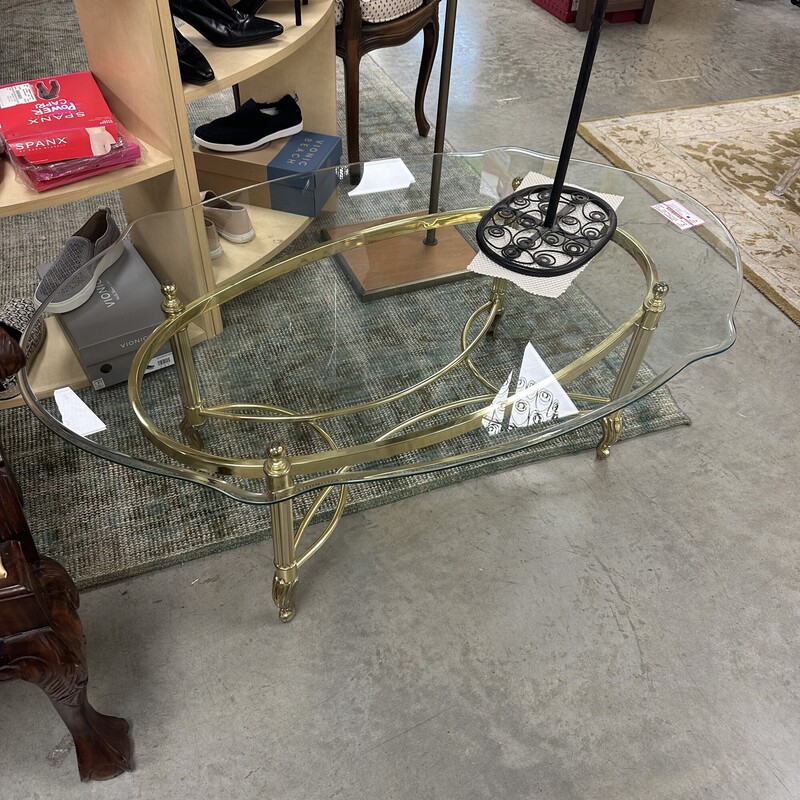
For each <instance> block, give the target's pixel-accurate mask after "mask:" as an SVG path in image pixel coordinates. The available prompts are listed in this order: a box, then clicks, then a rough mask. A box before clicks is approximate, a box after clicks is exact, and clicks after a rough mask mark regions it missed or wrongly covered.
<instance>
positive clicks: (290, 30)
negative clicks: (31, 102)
mask: <svg viewBox="0 0 800 800" xmlns="http://www.w3.org/2000/svg"><path fill="white" fill-rule="evenodd" d="M302 12H303V24H302V25H300V26H297V25H295V24H294V2H293V0H271V2H270V3H269V5H268V6H267V7H266V8H265V10H264V12H263V16H265V17H267V18H269V19H272V20H275V22H280V23H281V25H283V28H284V32H283V33H282V34H281V35H280V36H276V37H275V38H274V39H270V40H269V41H267V42H264V43H262V44H257V45H250V46H249V47H214V46H213V45H212V44H210V43H209V41H208V40H207V39H205V38H204V37H203V36H201V35H200V34H199V33H198V32H197V31H196V30H195V29H194V28H192V27H191V26H190V25H188V24H187V25H183V26H181V29H180V31H181V33H182V34H183V35H184V36H185V37H186V38H187V39H188V40H189V41H190V42H191V43H192V44H193V45H195V47H197V48H198V49H199V50H200V52H202V54H203V55H204V56H205V57H206V58H207V59H208V62H209V64H211V67H212V69H213V70H214V75H215V76H216V78H215V80H213V81H211V83H207V84H205V85H204V86H190V85H188V84H185V85H184V88H183V96H184V99H185V100H186V102H187V103H190V102H192V101H193V100H199V99H200V98H201V97H207V96H208V95H210V94H213V93H214V92H218V91H220V90H221V89H227V88H228V87H230V86H233V85H235V84H238V83H241V82H242V81H245V80H247V79H248V78H253V77H255V76H257V75H259V74H261V73H262V72H264V71H266V70H268V69H270V68H271V67H273V66H275V65H276V64H278V63H279V62H281V61H283V60H284V59H285V58H288V57H289V56H290V55H292V54H293V53H295V52H296V51H298V50H299V49H300V47H301V46H302V44H303V40H304V39H306V38H308V37H310V36H313V35H314V34H316V33H317V32H319V31H320V30H321V29H322V28H323V27H324V26H325V24H326V23H327V20H328V17H329V16H331V15H332V14H333V0H311V1H310V2H309V4H308V5H306V6H303V7H302ZM306 80H307V76H306V75H303V74H301V75H297V83H298V85H302V84H304V83H305V82H306ZM242 99H243V100H244V99H246V98H242ZM259 99H260V100H261V101H262V102H265V100H266V99H265V98H259ZM274 99H275V100H277V99H278V98H277V97H275V98H274Z"/></svg>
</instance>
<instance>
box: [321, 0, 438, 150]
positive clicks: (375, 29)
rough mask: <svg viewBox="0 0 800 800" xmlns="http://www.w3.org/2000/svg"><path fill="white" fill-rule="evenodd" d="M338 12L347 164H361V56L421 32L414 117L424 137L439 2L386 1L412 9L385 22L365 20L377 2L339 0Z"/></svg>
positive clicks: (390, 5)
mask: <svg viewBox="0 0 800 800" xmlns="http://www.w3.org/2000/svg"><path fill="white" fill-rule="evenodd" d="M338 2H339V4H340V6H341V12H339V9H338V8H337V21H338V16H339V13H341V22H339V23H338V24H337V27H336V55H337V56H339V58H341V59H342V61H343V62H344V87H345V88H344V95H345V116H346V119H347V160H348V161H350V162H356V161H360V160H361V155H360V153H361V148H360V146H359V124H358V121H359V120H358V116H359V115H358V110H359V91H358V87H359V62H360V61H361V58H362V56H364V55H366V54H367V53H369V52H370V51H372V50H377V49H379V48H381V47H396V46H398V45H401V44H405V43H406V42H409V41H411V39H413V38H414V37H415V36H416V35H417V34H418V33H419V32H420V31H424V35H425V41H424V44H423V50H422V61H421V63H420V67H419V77H418V79H417V91H416V96H415V100H414V113H415V116H416V120H417V130H419V135H420V136H427V135H428V131H429V130H430V127H431V126H430V123H429V122H428V119H427V118H426V116H425V109H424V105H425V92H426V90H427V88H428V81H429V80H430V77H431V71H432V69H433V61H434V59H435V57H436V47H437V44H438V41H439V3H440V0H402V2H399V3H398V0H388V2H386V3H385V6H386V8H387V9H388V8H391V7H392V6H394V7H395V8H396V7H397V6H398V5H400V6H403V5H406V6H407V7H408V6H412V7H413V6H414V5H416V6H417V7H416V8H413V10H411V11H409V12H406V13H404V14H403V15H402V16H400V17H397V18H396V19H390V20H388V21H385V22H369V21H368V20H367V19H365V18H364V16H366V15H367V14H368V13H369V12H370V11H373V10H374V9H373V8H371V6H376V5H377V4H378V0H375V1H374V2H372V3H370V2H369V1H368V0H338Z"/></svg>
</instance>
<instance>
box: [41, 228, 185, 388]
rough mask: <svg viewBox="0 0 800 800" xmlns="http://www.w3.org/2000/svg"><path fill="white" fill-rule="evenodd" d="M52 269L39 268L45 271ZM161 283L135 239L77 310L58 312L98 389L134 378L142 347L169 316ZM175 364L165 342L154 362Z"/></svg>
mask: <svg viewBox="0 0 800 800" xmlns="http://www.w3.org/2000/svg"><path fill="white" fill-rule="evenodd" d="M49 268H50V265H49V264H42V265H41V266H39V267H37V268H36V271H37V272H38V273H39V276H40V277H41V276H43V275H44V274H45V273H46V272H47V270H48V269H49ZM163 299H164V298H163V296H162V294H161V287H160V286H159V284H158V281H157V280H156V279H155V276H154V275H153V273H152V272H150V269H149V267H148V266H147V264H145V262H144V260H143V259H142V257H141V256H140V255H139V253H137V252H136V250H135V249H134V247H133V245H132V244H131V243H130V242H127V241H126V242H125V249H124V251H123V254H122V255H121V256H120V257H119V259H118V260H117V261H116V262H115V263H114V264H112V265H111V266H110V267H109V268H108V269H107V270H106V271H105V272H104V273H103V274H102V275H101V276H100V280H98V282H97V286H96V287H95V291H94V294H93V295H92V296H91V297H90V298H89V299H88V300H87V301H86V302H85V303H84V304H83V305H82V306H80V308H76V309H75V310H74V311H68V312H67V313H66V314H58V315H55V316H57V317H58V320H59V321H60V323H61V327H62V328H63V330H64V332H65V333H66V335H67V339H68V340H69V343H70V344H71V345H72V349H73V350H74V351H75V355H76V356H77V357H78V361H80V364H81V367H83V371H84V372H85V373H86V377H87V378H88V379H89V380H90V381H91V383H92V386H93V387H94V388H95V389H103V388H105V387H107V386H114V385H115V384H118V383H123V382H124V381H127V380H128V372H129V371H130V368H131V363H132V362H133V357H134V355H136V351H137V350H138V349H139V347H140V345H141V344H142V342H144V340H145V339H146V338H147V337H148V336H149V335H150V333H152V331H153V329H154V328H155V327H156V326H157V325H159V324H160V323H161V322H163V321H164V312H163V311H162V310H161V301H162V300H163ZM172 363H174V362H173V360H172V353H171V351H170V349H169V345H165V346H164V347H163V348H162V349H161V350H160V351H159V352H158V353H157V354H156V357H155V358H154V359H153V360H152V361H151V362H150V364H149V365H148V368H147V371H148V372H152V371H154V370H156V369H161V368H162V367H167V366H169V365H170V364H172Z"/></svg>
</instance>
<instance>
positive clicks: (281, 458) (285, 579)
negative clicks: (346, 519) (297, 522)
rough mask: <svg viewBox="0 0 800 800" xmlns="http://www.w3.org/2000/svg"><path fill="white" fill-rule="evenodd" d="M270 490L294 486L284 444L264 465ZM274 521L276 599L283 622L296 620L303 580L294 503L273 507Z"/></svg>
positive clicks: (271, 448)
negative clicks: (296, 600)
mask: <svg viewBox="0 0 800 800" xmlns="http://www.w3.org/2000/svg"><path fill="white" fill-rule="evenodd" d="M264 472H265V473H266V475H267V488H268V489H269V491H270V493H271V494H272V495H273V497H274V496H276V495H277V493H278V492H279V491H280V490H282V489H288V488H289V485H290V474H291V464H290V462H289V459H288V458H287V457H286V452H285V450H284V448H283V446H282V445H279V444H278V445H273V446H272V447H270V449H269V457H268V458H267V461H266V463H265V464H264ZM270 518H271V520H272V550H273V553H274V558H275V577H274V578H273V579H272V599H273V601H274V602H275V605H276V606H278V615H279V618H280V621H281V622H289V620H290V619H292V617H294V613H295V607H294V593H295V590H296V589H297V583H298V581H299V570H298V566H297V558H296V554H295V541H294V520H293V518H292V501H291V500H281V501H279V502H277V503H273V504H272V505H271V506H270Z"/></svg>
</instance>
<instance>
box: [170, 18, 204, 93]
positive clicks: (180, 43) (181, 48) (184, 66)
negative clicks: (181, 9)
mask: <svg viewBox="0 0 800 800" xmlns="http://www.w3.org/2000/svg"><path fill="white" fill-rule="evenodd" d="M172 30H173V32H174V33H175V49H176V50H177V51H178V66H179V67H180V70H181V80H182V81H183V82H184V83H195V84H197V85H198V86H202V85H203V84H204V83H210V82H211V81H213V80H214V70H213V69H211V64H209V63H208V61H207V59H206V57H205V56H204V55H203V54H202V53H201V52H200V51H199V50H198V49H197V48H196V47H195V46H194V45H193V44H192V43H191V42H190V41H189V40H188V39H186V38H184V36H183V35H182V34H181V33H180V32H179V31H178V29H177V28H176V27H175V26H174V25H173V26H172Z"/></svg>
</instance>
